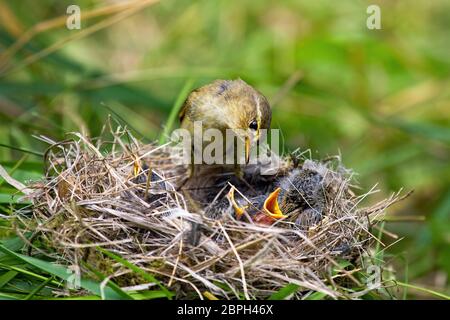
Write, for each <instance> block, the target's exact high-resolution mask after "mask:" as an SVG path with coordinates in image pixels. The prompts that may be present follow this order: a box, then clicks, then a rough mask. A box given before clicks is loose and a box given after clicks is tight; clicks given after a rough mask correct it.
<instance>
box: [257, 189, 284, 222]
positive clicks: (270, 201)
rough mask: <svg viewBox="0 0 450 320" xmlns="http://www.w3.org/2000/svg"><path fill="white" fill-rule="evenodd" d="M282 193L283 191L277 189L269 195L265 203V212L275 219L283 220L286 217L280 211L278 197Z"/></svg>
mask: <svg viewBox="0 0 450 320" xmlns="http://www.w3.org/2000/svg"><path fill="white" fill-rule="evenodd" d="M280 191H281V189H280V188H277V189H276V190H275V191H274V192H272V193H271V194H269V196H268V197H267V199H266V201H264V207H263V209H264V212H265V213H267V214H268V215H269V216H270V217H272V218H274V219H281V218H285V217H286V216H285V215H284V214H283V212H282V211H281V210H280V206H279V205H278V195H279V194H280Z"/></svg>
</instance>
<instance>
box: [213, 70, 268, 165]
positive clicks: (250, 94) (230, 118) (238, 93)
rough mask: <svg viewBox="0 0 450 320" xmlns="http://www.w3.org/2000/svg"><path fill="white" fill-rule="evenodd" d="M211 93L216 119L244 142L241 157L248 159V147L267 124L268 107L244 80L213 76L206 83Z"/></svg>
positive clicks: (260, 95) (260, 134)
mask: <svg viewBox="0 0 450 320" xmlns="http://www.w3.org/2000/svg"><path fill="white" fill-rule="evenodd" d="M210 86H211V87H210V90H211V91H212V92H213V93H214V94H213V97H212V99H211V100H212V101H211V103H213V104H215V106H216V108H215V109H216V110H217V111H218V112H217V116H218V117H220V120H219V121H218V122H222V123H223V124H224V127H226V128H227V129H231V130H233V132H234V134H235V135H236V136H237V137H238V138H239V139H240V140H241V141H243V142H244V144H245V161H246V163H248V161H249V157H250V148H251V146H253V145H254V144H256V142H257V141H258V140H260V139H261V138H262V137H263V135H264V130H263V129H269V128H270V122H271V119H272V111H271V109H270V106H269V102H268V101H267V99H266V98H265V97H264V95H263V94H262V93H260V92H259V91H257V90H256V89H254V88H253V87H252V86H250V85H248V84H247V83H246V82H245V81H243V80H241V79H238V80H216V81H214V82H213V83H212V84H211V85H210Z"/></svg>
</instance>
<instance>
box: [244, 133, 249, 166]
mask: <svg viewBox="0 0 450 320" xmlns="http://www.w3.org/2000/svg"><path fill="white" fill-rule="evenodd" d="M249 161H250V138H249V137H245V164H248V162H249Z"/></svg>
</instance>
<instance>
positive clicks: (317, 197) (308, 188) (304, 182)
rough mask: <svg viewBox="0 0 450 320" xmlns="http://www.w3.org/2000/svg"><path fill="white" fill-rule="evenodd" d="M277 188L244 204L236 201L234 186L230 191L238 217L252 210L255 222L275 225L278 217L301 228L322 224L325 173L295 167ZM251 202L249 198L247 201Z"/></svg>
mask: <svg viewBox="0 0 450 320" xmlns="http://www.w3.org/2000/svg"><path fill="white" fill-rule="evenodd" d="M275 186H276V187H275V190H274V191H273V192H270V193H268V194H264V195H259V196H257V197H254V198H252V199H250V200H249V203H247V204H244V201H242V200H241V199H238V200H236V198H235V194H234V189H233V188H232V189H231V190H230V193H229V194H228V198H229V201H230V203H231V206H232V207H233V209H234V214H235V217H236V218H237V219H240V218H241V217H242V216H244V214H245V213H248V214H249V216H250V217H251V219H252V221H253V222H256V223H259V224H264V225H271V224H273V223H274V222H276V221H278V220H287V221H292V222H295V225H296V226H297V227H299V228H300V229H307V228H308V227H311V226H313V225H314V224H316V223H318V222H319V221H320V220H321V219H322V217H323V214H324V208H325V193H324V184H323V176H322V175H321V174H320V173H319V172H317V171H315V170H311V169H295V170H293V171H292V172H291V173H290V174H288V175H287V176H285V177H281V178H280V179H279V180H278V181H277V183H276V184H275ZM247 202H248V201H247Z"/></svg>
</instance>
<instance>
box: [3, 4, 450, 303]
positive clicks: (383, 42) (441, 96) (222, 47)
mask: <svg viewBox="0 0 450 320" xmlns="http://www.w3.org/2000/svg"><path fill="white" fill-rule="evenodd" d="M124 2H125V1H113V0H110V1H107V0H105V1H88V0H86V1H62V0H39V1H34V0H20V1H8V0H6V1H5V0H3V1H2V0H0V144H2V145H7V146H9V147H0V163H1V164H2V165H3V166H5V167H6V168H7V169H8V170H10V171H11V170H13V169H14V174H13V176H14V177H16V178H17V179H19V180H22V181H26V180H29V179H38V178H39V177H40V175H41V173H42V161H41V159H42V158H41V157H39V156H34V155H31V154H26V153H23V152H20V151H17V150H13V149H12V148H11V147H13V148H14V147H17V148H23V149H27V150H34V151H37V152H43V151H44V150H45V144H43V143H41V142H39V141H38V140H37V139H35V138H33V135H45V136H49V137H51V138H52V139H55V140H60V139H63V138H64V135H65V133H66V132H68V131H74V130H76V131H79V130H83V131H85V132H88V133H89V134H90V135H92V136H95V135H98V134H99V133H100V131H101V128H102V125H103V124H104V123H105V120H106V119H107V115H108V114H110V113H111V112H114V114H115V115H116V117H117V118H121V119H123V121H125V122H126V123H128V124H129V125H130V126H132V127H133V128H134V129H135V130H136V131H137V132H140V133H141V134H142V135H144V136H145V139H146V141H150V140H154V139H158V138H159V137H160V135H161V133H162V131H163V130H164V124H165V123H166V121H167V117H168V115H169V114H170V111H171V108H172V107H173V105H174V104H175V103H176V101H177V99H179V98H180V97H183V96H182V94H183V88H185V89H186V84H187V83H191V82H192V81H193V84H194V86H200V85H202V84H204V83H206V82H209V81H211V80H212V79H217V78H236V77H241V78H242V79H244V80H246V81H247V82H248V83H250V84H252V85H253V86H255V87H256V88H258V89H259V90H260V91H262V92H263V93H264V94H265V95H266V96H267V97H268V98H269V100H270V101H272V103H273V104H274V106H273V113H274V116H273V127H276V128H281V129H282V131H283V134H284V138H285V143H286V146H285V147H286V152H288V151H289V150H291V151H292V150H294V149H296V148H301V149H302V150H306V149H310V150H311V153H312V156H313V157H314V158H321V157H326V156H328V155H335V154H341V156H342V159H343V161H344V163H345V165H346V166H347V167H351V168H353V169H354V170H355V171H356V172H357V173H358V176H357V180H358V182H359V183H360V184H361V186H362V188H363V189H364V190H368V189H370V188H371V187H372V186H373V185H375V184H376V183H378V185H377V189H379V190H380V191H379V192H378V193H377V194H375V195H373V196H371V197H370V198H369V199H368V200H367V202H366V203H367V204H370V203H373V202H375V201H376V200H379V199H382V198H384V197H387V196H389V195H390V194H392V193H393V192H395V191H398V190H399V189H400V188H404V190H406V191H409V190H414V193H413V195H412V196H411V197H409V198H408V199H407V200H405V201H403V202H401V203H398V204H396V205H395V206H394V207H392V208H390V209H389V211H388V212H389V215H390V216H396V217H403V220H406V221H402V222H387V223H386V228H387V230H388V231H389V232H392V233H394V234H396V235H398V237H399V238H402V237H404V239H403V240H401V241H400V242H398V243H396V244H395V245H393V246H391V247H389V248H388V249H387V253H388V254H387V255H386V256H385V259H387V260H388V266H392V267H393V269H394V270H395V275H396V277H397V279H399V280H401V281H404V282H408V283H413V284H414V285H418V286H421V287H424V288H429V289H433V290H436V291H439V292H442V293H446V294H450V289H449V275H450V166H449V161H450V85H449V84H450V78H449V76H450V59H449V55H450V37H449V32H450V2H449V1H446V0H433V1H429V0H418V1H414V2H412V1H408V0H398V1H392V0H385V1H380V0H373V1H350V0H348V1H339V2H338V1H331V0H330V1H327V0H320V1H307V0H287V1H268V0H258V1H256V0H255V1H250V0H240V1H227V0H220V1H212V0H209V1H207V0H198V1H173V0H170V1H162V2H161V3H158V4H155V5H148V6H146V7H142V8H139V3H138V4H136V3H134V4H132V5H129V6H127V7H124V8H122V9H121V10H114V8H115V6H117V3H124ZM74 3H75V4H78V5H79V6H80V8H81V14H82V24H81V26H82V28H81V30H68V29H67V28H66V27H65V17H64V15H65V14H66V9H67V7H68V6H69V5H70V4H74ZM140 4H141V5H142V2H140ZM370 4H377V5H379V6H380V8H381V26H382V29H381V30H369V29H368V28H367V27H366V19H367V17H368V14H367V13H366V9H367V7H368V5H370ZM101 7H104V8H109V9H106V13H105V12H104V13H105V14H103V15H100V14H98V13H96V11H95V8H101ZM92 10H94V11H92ZM108 10H109V11H108ZM133 10H135V12H132V11H133ZM92 12H94V13H93V14H91V15H93V16H92V17H90V16H89V15H90V13H92ZM132 13H133V14H132ZM59 16H63V18H62V20H51V19H53V18H55V17H59ZM83 18H86V19H83ZM87 18H89V19H87ZM61 21H62V22H61ZM36 26H37V27H36ZM33 27H34V28H33ZM27 30H28V31H27ZM30 30H31V31H30ZM18 39H22V40H25V41H23V46H22V47H20V48H18V50H14V51H11V45H13V43H15V42H16V41H17V40H18ZM16 43H17V42H16ZM7 48H9V49H8V50H7ZM13 48H14V47H13ZM111 110H112V111H111ZM12 194H14V191H13V190H12V189H10V188H9V187H8V186H7V185H6V184H5V183H1V181H0V205H1V206H0V213H1V212H3V213H4V214H5V213H6V214H8V207H9V202H10V200H11V195H12ZM420 216H424V217H425V219H426V220H425V221H424V222H420V221H419V222H418V221H414V217H420ZM0 228H1V229H0V236H3V237H5V236H8V235H11V234H12V233H13V231H12V230H11V229H10V226H9V223H8V222H7V220H4V219H1V220H0ZM385 241H386V243H387V244H389V243H392V242H393V241H395V240H394V239H392V238H386V239H385ZM406 296H407V297H408V298H427V297H430V296H429V295H427V294H424V293H423V292H421V291H418V290H414V289H412V290H411V289H410V290H408V292H406Z"/></svg>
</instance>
